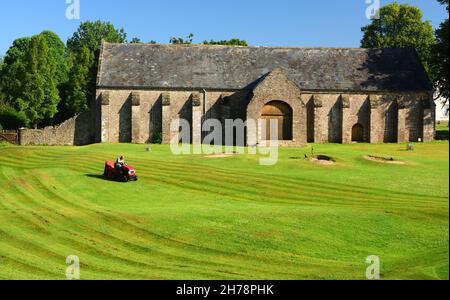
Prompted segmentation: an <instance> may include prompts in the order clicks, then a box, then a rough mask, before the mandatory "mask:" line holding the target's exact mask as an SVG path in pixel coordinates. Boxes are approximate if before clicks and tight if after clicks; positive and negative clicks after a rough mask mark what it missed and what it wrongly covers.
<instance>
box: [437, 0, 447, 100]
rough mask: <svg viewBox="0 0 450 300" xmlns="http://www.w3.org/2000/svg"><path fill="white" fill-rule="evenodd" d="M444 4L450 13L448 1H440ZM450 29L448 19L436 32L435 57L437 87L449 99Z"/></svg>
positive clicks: (441, 94)
mask: <svg viewBox="0 0 450 300" xmlns="http://www.w3.org/2000/svg"><path fill="white" fill-rule="evenodd" d="M439 2H440V3H442V4H447V11H448V0H439ZM449 34H450V33H449V28H448V19H447V20H445V21H444V22H443V23H441V25H440V26H439V29H437V30H436V46H435V49H434V52H433V53H434V55H433V69H434V73H435V86H436V89H437V90H438V91H439V92H440V96H441V97H443V98H445V99H447V101H448V99H449V90H448V89H449V87H448V76H449V73H448V69H449V59H448V51H449V49H448V39H449Z"/></svg>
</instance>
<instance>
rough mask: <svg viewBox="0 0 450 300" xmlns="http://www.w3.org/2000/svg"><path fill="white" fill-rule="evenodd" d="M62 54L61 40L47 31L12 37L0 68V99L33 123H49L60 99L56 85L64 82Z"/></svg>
mask: <svg viewBox="0 0 450 300" xmlns="http://www.w3.org/2000/svg"><path fill="white" fill-rule="evenodd" d="M65 55H66V54H65V45H64V43H63V42H62V41H61V39H60V38H59V37H58V36H57V35H56V34H55V33H53V32H51V31H44V32H42V33H41V34H39V35H36V36H34V37H32V38H28V37H26V38H20V39H17V40H15V41H14V42H13V45H12V46H11V47H10V48H9V50H8V52H7V54H6V56H5V58H4V64H3V67H2V68H1V70H0V72H1V80H0V86H1V92H0V98H2V99H3V100H1V99H0V101H2V102H4V103H8V104H9V105H10V106H12V107H14V108H15V109H16V110H17V111H20V112H23V113H24V114H25V115H26V116H27V118H28V120H29V122H31V123H33V125H34V126H37V125H38V124H43V123H46V122H49V121H50V120H51V119H52V118H53V116H54V114H55V113H56V105H57V104H58V102H59V99H60V98H59V91H58V88H61V86H62V85H63V84H64V83H65V82H66V81H67V71H68V67H67V62H66V57H65ZM2 94H3V95H2Z"/></svg>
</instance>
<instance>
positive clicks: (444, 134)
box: [436, 130, 449, 141]
mask: <svg viewBox="0 0 450 300" xmlns="http://www.w3.org/2000/svg"><path fill="white" fill-rule="evenodd" d="M436 140H437V141H448V140H449V131H448V130H438V131H436Z"/></svg>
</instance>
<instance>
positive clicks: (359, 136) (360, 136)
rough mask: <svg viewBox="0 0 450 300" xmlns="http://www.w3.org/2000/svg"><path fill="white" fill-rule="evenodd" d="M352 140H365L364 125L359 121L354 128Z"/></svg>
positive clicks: (357, 141) (358, 141)
mask: <svg viewBox="0 0 450 300" xmlns="http://www.w3.org/2000/svg"><path fill="white" fill-rule="evenodd" d="M352 142H356V143H362V142H364V127H363V126H362V125H361V124H359V123H358V124H356V125H355V126H353V128H352Z"/></svg>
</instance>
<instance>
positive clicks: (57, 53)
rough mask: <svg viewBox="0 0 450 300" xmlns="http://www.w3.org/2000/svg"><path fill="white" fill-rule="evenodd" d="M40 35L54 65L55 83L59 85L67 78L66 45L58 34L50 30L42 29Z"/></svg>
mask: <svg viewBox="0 0 450 300" xmlns="http://www.w3.org/2000/svg"><path fill="white" fill-rule="evenodd" d="M41 35H43V36H44V38H45V41H46V42H47V46H48V48H49V51H50V55H51V56H52V57H53V61H54V63H55V65H56V73H55V76H56V78H55V79H56V84H57V86H58V87H59V86H60V85H61V84H63V83H65V82H66V81H67V80H68V72H69V67H68V65H67V59H66V45H65V44H64V43H63V41H61V39H60V38H59V36H58V35H56V34H55V33H53V32H51V31H48V30H46V31H43V32H42V33H41Z"/></svg>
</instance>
